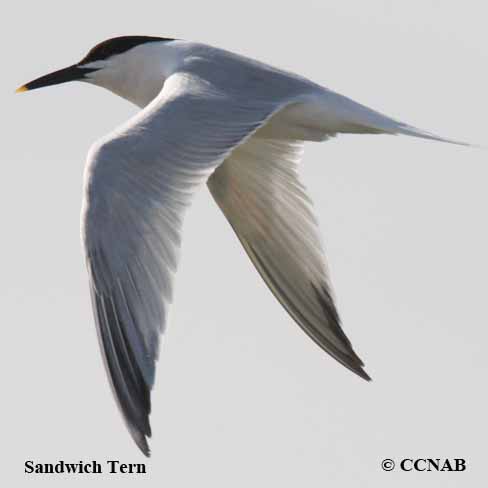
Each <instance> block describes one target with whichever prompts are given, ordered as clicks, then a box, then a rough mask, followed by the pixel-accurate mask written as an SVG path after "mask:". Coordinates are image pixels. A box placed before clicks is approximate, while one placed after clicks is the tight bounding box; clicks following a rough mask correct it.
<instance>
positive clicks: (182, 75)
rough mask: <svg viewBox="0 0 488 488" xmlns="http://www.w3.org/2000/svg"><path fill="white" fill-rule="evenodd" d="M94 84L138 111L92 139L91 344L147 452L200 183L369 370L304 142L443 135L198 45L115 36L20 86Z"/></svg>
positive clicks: (302, 320)
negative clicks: (310, 179) (310, 180)
mask: <svg viewBox="0 0 488 488" xmlns="http://www.w3.org/2000/svg"><path fill="white" fill-rule="evenodd" d="M75 80H76V81H84V82H86V83H91V84H93V85H97V86H101V87H103V88H106V89H108V90H110V91H111V92H113V93H115V94H117V95H119V96H121V97H123V98H125V99H126V100H129V101H130V102H132V103H134V104H135V105H137V106H138V107H140V108H141V110H140V111H139V112H138V113H137V114H136V115H135V116H134V117H132V118H131V119H130V120H129V121H128V122H126V123H125V124H123V125H122V126H121V127H119V128H117V129H115V130H114V131H113V132H112V133H111V134H109V135H108V136H106V137H104V138H102V139H100V140H99V141H98V142H96V143H95V144H94V145H93V146H92V148H91V149H90V151H89V154H88V160H87V163H86V169H85V176H84V192H83V193H84V194H83V205H82V212H81V233H82V241H83V247H84V251H85V255H86V262H87V268H88V274H89V281H90V290H91V298H92V303H93V309H94V315H95V321H96V325H97V331H98V337H99V342H100V346H101V350H102V354H103V358H104V362H105V366H106V370H107V372H108V377H109V380H110V383H111V386H112V390H113V393H114V396H115V398H116V401H117V403H118V405H119V407H120V410H121V411H122V414H123V416H124V419H125V422H126V424H127V426H128V429H129V431H130V433H131V435H132V437H133V439H134V440H135V442H136V443H137V445H138V446H139V448H140V449H141V450H142V451H143V452H144V453H145V454H146V455H149V447H148V442H147V438H148V437H150V436H151V428H150V424H149V413H150V410H151V402H150V391H151V389H152V387H153V384H154V376H155V363H156V360H157V358H158V353H159V342H160V335H161V333H162V332H163V331H164V330H165V327H166V314H167V310H168V307H169V305H170V303H171V300H172V295H173V284H172V283H173V274H174V273H175V272H176V270H177V265H178V251H179V247H180V241H181V232H182V223H183V218H184V215H185V213H186V210H187V208H188V207H189V205H190V203H191V201H192V198H193V195H194V194H195V192H196V190H198V188H199V187H200V186H202V185H204V184H206V185H207V187H208V189H209V190H210V193H211V194H212V196H213V198H214V199H215V201H216V202H217V205H218V206H219V207H220V209H221V210H222V212H223V213H224V215H225V217H226V218H227V220H228V221H229V223H230V225H231V226H232V228H233V229H234V231H235V233H236V234H237V237H238V238H239V240H240V242H241V244H242V246H243V247H244V249H245V251H246V253H247V254H248V256H249V257H250V259H251V261H252V262H253V264H254V266H255V267H256V269H257V271H258V272H259V274H260V275H261V277H262V278H263V279H264V281H265V282H266V284H267V285H268V287H269V288H270V290H271V291H272V292H273V294H274V295H275V297H276V298H277V299H278V300H279V302H280V303H281V304H282V305H283V307H284V308H285V309H286V310H287V311H288V313H289V314H290V316H291V317H292V318H293V319H294V320H295V321H296V322H297V323H298V325H299V326H300V327H301V328H302V329H303V330H304V331H305V332H306V334H308V335H309V336H310V338H311V339H313V340H314V341H315V342H316V343H317V344H318V345H319V346H320V347H321V348H322V349H323V350H324V351H326V352H327V353H329V354H330V355H331V356H332V357H333V358H335V359H336V360H337V361H339V362H340V363H341V364H343V365H344V366H345V367H346V368H348V369H350V370H351V371H353V372H354V373H356V374H357V375H358V376H360V377H361V378H364V379H366V380H369V376H368V375H367V373H366V372H365V371H364V369H363V362H362V361H361V359H360V358H359V357H358V355H357V354H356V353H355V352H354V350H353V348H352V346H351V343H350V341H349V339H348V338H347V337H346V334H345V333H344V331H343V330H342V327H341V323H340V320H339V316H338V313H337V310H336V307H335V305H334V301H333V298H332V293H331V287H330V283H329V277H328V273H327V267H326V263H325V258H324V253H323V250H322V248H321V244H320V239H319V235H318V229H317V221H316V219H315V218H314V215H313V212H312V204H311V201H310V198H309V197H308V195H307V192H306V189H305V187H304V186H303V184H302V183H301V181H300V179H299V176H298V173H297V167H298V165H299V162H300V160H301V158H302V153H303V146H304V141H325V140H327V139H329V138H330V137H333V136H335V135H337V134H343V133H347V134H405V135H409V136H416V137H422V138H425V139H434V140H440V141H445V142H454V141H447V140H446V139H443V138H440V137H437V136H436V135H434V134H431V133H428V132H425V131H423V130H419V129H417V128H415V127H412V126H410V125H407V124H404V123H402V122H399V121H397V120H394V119H392V118H390V117H386V116H385V115H382V114H381V113H379V112H376V111H374V110H371V109H369V108H367V107H365V106H364V105H361V104H359V103H356V102H354V101H353V100H351V99H349V98H347V97H344V96H342V95H339V94H338V93H335V92H333V91H331V90H329V89H327V88H324V87H322V86H319V85H317V84H315V83H313V82H311V81H309V80H307V79H305V78H303V77H301V76H298V75H295V74H293V73H289V72H285V71H282V70H279V69H276V68H273V67H271V66H268V65H266V64H263V63H260V62H257V61H254V60H252V59H249V58H246V57H243V56H239V55H236V54H233V53H231V52H228V51H224V50H222V49H217V48H214V47H211V46H208V45H205V44H200V43H195V42H188V41H184V40H179V39H168V38H162V37H146V36H124V37H117V38H114V39H109V40H107V41H104V42H102V43H100V44H98V45H97V46H95V47H94V48H93V49H91V50H90V51H89V52H88V54H87V55H86V56H85V57H84V58H83V59H82V60H81V61H80V62H79V63H76V64H74V65H72V66H69V67H67V68H64V69H61V70H59V71H56V72H54V73H51V74H48V75H46V76H42V77H40V78H38V79H36V80H34V81H31V82H30V83H27V84H26V85H23V86H21V87H20V88H19V89H18V90H17V91H18V92H22V91H27V90H33V89H35V88H41V87H45V86H49V85H56V84H59V83H64V82H67V81H75Z"/></svg>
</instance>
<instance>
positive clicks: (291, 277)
mask: <svg viewBox="0 0 488 488" xmlns="http://www.w3.org/2000/svg"><path fill="white" fill-rule="evenodd" d="M302 149H303V142H298V141H288V140H273V139H265V138H260V137H258V136H257V135H256V137H252V138H251V139H249V140H248V141H247V142H246V143H244V144H242V145H241V146H239V148H237V149H236V150H235V151H234V152H233V153H232V154H231V155H230V157H229V158H228V159H227V160H226V161H225V162H224V163H223V164H222V165H221V166H219V168H218V169H217V170H216V171H215V172H214V173H213V174H212V176H211V177H210V179H209V181H208V187H209V189H210V191H211V193H212V195H213V197H214V199H215V201H216V202H217V204H218V205H219V207H220V208H221V210H222V211H223V213H224V215H225V216H226V218H227V220H228V221H229V223H230V225H231V226H232V227H233V229H234V231H235V233H236V234H237V236H238V238H239V240H240V241H241V243H242V245H243V247H244V249H245V250H246V252H247V254H248V255H249V257H250V258H251V261H252V262H253V264H254V266H255V267H256V269H257V270H258V271H259V273H260V274H261V276H262V277H263V279H264V281H265V282H266V284H267V285H268V287H269V288H270V290H271V291H272V292H273V294H274V295H275V296H276V298H277V299H278V300H279V301H280V303H281V304H282V305H283V306H284V307H285V309H286V310H287V311H288V313H289V314H290V315H291V316H292V317H293V319H294V320H295V321H296V322H297V323H298V324H299V325H300V327H301V328H302V329H303V330H304V331H305V332H306V333H307V334H308V335H309V336H310V337H311V338H312V339H313V340H314V341H315V342H316V343H317V344H318V345H319V346H320V347H321V348H322V349H324V350H325V351H326V352H328V353H329V354H330V355H331V356H332V357H334V358H335V359H337V361H339V362H340V363H342V364H343V365H344V366H346V367H347V368H349V369H350V370H351V371H353V372H354V373H356V374H357V375H359V376H360V377H362V378H364V379H367V380H369V376H368V375H367V373H366V372H365V371H364V370H363V363H362V361H361V359H360V358H359V357H358V356H357V354H356V353H355V352H354V350H353V349H352V346H351V343H350V342H349V339H348V338H347V337H346V335H345V334H344V332H343V330H342V327H341V324H340V320H339V316H338V314H337V311H336V308H335V304H334V301H333V298H332V294H331V290H330V286H329V279H328V273H327V269H326V264H325V257H324V253H323V251H322V246H321V243H320V239H319V235H318V232H317V222H316V220H315V218H314V215H313V213H312V205H311V201H310V199H309V197H308V196H307V194H306V190H305V188H304V186H303V185H302V183H301V182H300V180H299V179H298V174H297V163H298V162H299V160H300V158H301V155H302Z"/></svg>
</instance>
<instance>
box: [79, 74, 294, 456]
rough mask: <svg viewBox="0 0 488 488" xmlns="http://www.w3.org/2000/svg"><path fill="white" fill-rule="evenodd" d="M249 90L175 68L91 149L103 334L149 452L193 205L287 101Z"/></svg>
mask: <svg viewBox="0 0 488 488" xmlns="http://www.w3.org/2000/svg"><path fill="white" fill-rule="evenodd" d="M245 95H247V96H246V98H241V99H239V98H238V97H233V96H229V95H228V94H226V93H224V92H222V91H221V90H219V89H218V88H216V87H215V86H213V85H212V84H211V83H209V82H208V81H203V80H202V79H201V78H199V77H196V76H192V75H190V74H188V73H185V74H175V75H173V76H171V77H170V78H169V79H168V80H166V83H165V85H164V88H163V90H162V92H161V94H160V95H159V96H158V97H157V98H156V99H155V100H154V101H153V102H152V103H151V104H150V105H148V107H146V109H144V110H143V111H141V112H140V113H139V114H137V115H136V116H135V117H134V118H133V119H132V120H131V121H129V123H128V124H126V125H125V126H123V127H121V128H120V129H118V130H117V131H115V132H114V133H113V134H111V135H110V136H108V137H107V138H105V139H104V140H102V141H101V142H99V143H97V144H96V145H95V146H94V147H93V148H92V149H91V151H90V154H89V158H88V164H87V167H86V174H85V195H84V204H83V209H82V239H83V243H84V248H85V254H86V260H87V267H88V271H89V276H90V285H91V296H92V302H93V308H94V314H95V319H96V324H97V330H98V337H99V342H100V345H101V349H102V353H103V357H104V361H105V365H106V369H107V372H108V376H109V379H110V382H111V386H112V389H113V393H114V395H115V398H116V399H117V403H118V405H119V407H120V410H121V412H122V414H123V416H124V418H125V421H126V424H127V426H128V428H129V431H130V433H131V435H132V437H133V438H134V440H135V442H136V443H137V445H138V446H139V448H140V449H141V450H142V451H143V452H144V453H145V454H146V455H149V448H148V443H147V437H149V436H150V435H151V429H150V425H149V413H150V410H151V404H150V390H151V387H152V386H153V383H154V375H155V361H156V359H157V357H158V349H159V337H160V333H161V332H162V331H163V330H164V327H165V317H166V312H167V308H168V305H169V304H170V302H171V296H172V276H173V274H174V273H175V271H176V266H177V262H178V249H179V246H180V231H181V226H182V219H183V216H184V213H185V210H186V208H187V207H188V206H189V204H190V202H191V199H192V196H193V194H194V192H195V190H196V189H197V188H198V187H199V186H200V185H201V184H202V183H204V182H206V181H207V179H208V177H209V175H210V174H211V172H212V171H213V170H214V169H215V168H216V167H217V166H218V165H219V164H220V163H221V162H222V161H223V160H224V159H225V158H226V157H227V156H228V155H229V154H230V152H231V151H232V150H233V149H234V148H235V147H237V146H238V145H239V144H241V143H242V142H243V141H244V140H245V139H246V138H248V137H250V135H251V134H252V133H253V132H254V131H255V130H256V129H257V128H259V127H260V126H261V125H262V124H263V123H264V122H265V121H266V120H267V119H268V118H269V117H270V116H271V115H272V114H273V113H274V112H276V111H277V110H278V109H279V108H280V106H281V105H280V103H278V102H277V101H275V102H273V103H271V102H270V103H266V102H263V101H261V102H257V101H256V100H254V101H253V99H252V97H249V96H248V95H249V94H245ZM283 103H285V102H283Z"/></svg>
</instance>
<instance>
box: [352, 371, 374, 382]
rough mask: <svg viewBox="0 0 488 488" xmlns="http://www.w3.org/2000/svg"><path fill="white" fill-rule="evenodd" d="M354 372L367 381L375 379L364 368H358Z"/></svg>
mask: <svg viewBox="0 0 488 488" xmlns="http://www.w3.org/2000/svg"><path fill="white" fill-rule="evenodd" d="M354 372H355V373H356V374H357V375H358V376H359V377H360V378H362V379H363V380H366V381H373V379H372V378H371V376H369V374H368V373H366V371H364V369H363V368H358V369H357V370H354Z"/></svg>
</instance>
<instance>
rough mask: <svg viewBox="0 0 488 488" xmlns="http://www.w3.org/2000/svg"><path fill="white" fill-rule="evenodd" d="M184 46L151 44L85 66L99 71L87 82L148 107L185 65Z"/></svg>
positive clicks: (94, 72)
mask: <svg viewBox="0 0 488 488" xmlns="http://www.w3.org/2000/svg"><path fill="white" fill-rule="evenodd" d="M184 44H185V43H184V41H164V42H148V43H146V44H142V45H140V46H136V47H134V48H132V49H130V50H129V51H126V52H124V53H122V54H118V55H115V56H113V57H111V58H109V59H107V60H103V61H94V62H92V63H88V64H86V65H84V66H85V67H87V68H99V69H97V70H96V71H93V72H92V73H90V74H89V75H88V76H87V78H86V81H87V82H89V83H93V84H94V85H97V86H101V87H103V88H106V89H107V90H110V91H111V92H113V93H115V94H116V95H119V96H120V97H122V98H125V99H126V100H129V101H130V102H132V103H134V104H135V105H137V106H139V107H141V108H142V107H145V106H146V105H147V104H148V103H149V102H151V100H153V99H154V98H155V97H156V96H157V95H158V94H159V92H160V91H161V89H162V87H163V84H164V81H165V80H166V79H167V78H168V77H169V76H170V75H171V74H172V73H174V72H175V71H176V69H177V67H178V66H179V65H180V63H181V62H182V59H183V51H184Z"/></svg>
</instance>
